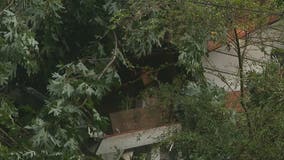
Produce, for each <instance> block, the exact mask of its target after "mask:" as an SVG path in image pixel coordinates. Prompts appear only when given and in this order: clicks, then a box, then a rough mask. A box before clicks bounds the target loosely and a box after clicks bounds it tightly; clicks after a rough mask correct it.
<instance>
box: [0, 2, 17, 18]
mask: <svg viewBox="0 0 284 160" xmlns="http://www.w3.org/2000/svg"><path fill="white" fill-rule="evenodd" d="M13 4H14V0H12V1H11V2H10V3H9V4H8V5H7V6H6V7H5V8H4V9H3V10H2V11H1V12H0V16H1V15H2V14H3V13H4V12H5V10H7V9H9V8H10V7H11V6H12V5H13Z"/></svg>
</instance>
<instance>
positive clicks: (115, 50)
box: [98, 32, 118, 79]
mask: <svg viewBox="0 0 284 160" xmlns="http://www.w3.org/2000/svg"><path fill="white" fill-rule="evenodd" d="M113 36H114V40H115V47H114V50H113V56H112V59H111V61H110V62H109V63H108V64H107V65H106V67H105V68H104V69H103V71H102V72H101V74H100V75H99V77H98V79H101V78H102V76H103V75H104V74H105V72H106V71H107V70H108V69H109V67H110V66H111V65H112V64H113V62H114V61H115V59H116V58H117V55H118V40H117V36H116V33H115V32H113Z"/></svg>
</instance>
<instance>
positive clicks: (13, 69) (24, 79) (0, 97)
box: [0, 0, 282, 160]
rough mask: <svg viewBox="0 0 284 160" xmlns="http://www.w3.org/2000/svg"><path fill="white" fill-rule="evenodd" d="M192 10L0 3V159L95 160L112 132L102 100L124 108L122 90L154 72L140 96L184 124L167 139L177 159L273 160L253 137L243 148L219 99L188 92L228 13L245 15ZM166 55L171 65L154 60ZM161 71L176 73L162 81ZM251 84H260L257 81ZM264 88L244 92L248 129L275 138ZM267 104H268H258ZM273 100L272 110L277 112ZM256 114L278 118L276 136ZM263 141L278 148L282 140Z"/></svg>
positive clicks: (153, 2) (92, 2)
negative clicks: (148, 96) (179, 153)
mask: <svg viewBox="0 0 284 160" xmlns="http://www.w3.org/2000/svg"><path fill="white" fill-rule="evenodd" d="M196 2H201V1H196ZM196 2H191V1H174V0H148V1H136V0H127V1H114V0H80V1H79V0H1V1H0V57H1V58H0V104H1V106H0V107H1V108H0V159H7V160H9V159H11V160H14V159H24V160H26V159H39V160H41V159H47V160H49V159H51V160H53V159H56V160H57V159H68V160H69V159H97V157H96V156H95V155H94V153H92V151H91V150H88V148H87V147H86V146H89V144H91V145H92V143H94V145H95V143H96V142H97V141H98V140H99V139H100V138H102V136H103V134H104V133H105V132H106V131H107V130H108V128H109V121H108V119H107V117H105V116H102V115H101V113H99V110H104V109H105V108H103V107H104V106H102V105H103V104H104V103H103V100H104V101H111V102H114V103H116V102H117V104H119V103H122V102H124V101H125V97H127V96H128V94H129V93H133V92H131V91H129V90H127V88H128V87H129V84H134V83H135V82H137V81H139V80H141V78H140V76H141V72H142V71H143V70H147V69H149V70H153V77H154V83H152V84H151V85H150V86H154V87H152V88H150V89H148V90H147V91H149V94H153V95H155V96H156V97H158V98H159V101H160V103H161V104H162V105H164V106H169V107H168V108H169V110H170V111H171V116H172V117H176V118H177V120H179V121H180V122H182V124H183V127H184V128H183V132H182V133H181V134H180V135H178V136H177V137H175V139H174V140H175V141H176V144H177V147H176V148H175V149H176V151H178V150H181V151H183V153H184V154H183V155H184V156H185V157H186V159H238V158H240V157H241V156H242V155H244V157H249V158H251V157H257V156H258V155H259V156H261V155H262V154H261V153H264V152H260V153H258V152H253V150H254V148H257V147H261V146H266V147H267V149H268V150H267V152H269V154H267V155H262V156H264V157H265V156H266V157H265V158H266V159H271V157H272V159H277V158H278V157H275V156H277V154H276V153H278V151H279V148H275V147H274V148H273V147H272V144H271V143H258V141H257V140H263V141H264V142H266V140H267V139H264V138H263V137H261V136H259V135H258V136H256V140H255V141H248V139H247V132H246V130H247V128H246V127H244V125H243V123H244V119H243V115H242V114H236V113H235V112H232V111H229V110H226V109H225V108H224V102H223V96H224V93H223V92H222V91H221V90H219V89H216V88H215V87H213V88H212V87H208V86H202V87H198V86H196V85H195V84H194V83H190V84H189V85H185V84H187V83H188V82H189V79H190V80H195V81H196V82H202V81H203V79H202V72H203V68H202V64H201V60H202V56H204V55H205V54H206V52H207V41H208V40H210V39H212V40H218V41H220V42H223V41H224V37H225V35H226V32H227V30H226V27H227V26H228V22H231V20H232V19H231V18H232V16H233V13H234V14H236V15H238V14H240V15H243V14H246V13H243V12H236V11H235V9H232V8H230V10H228V9H220V8H219V7H216V6H207V5H205V6H204V5H200V3H199V4H198V3H196ZM214 2H216V3H218V4H220V5H228V7H230V6H234V5H236V6H238V7H250V8H254V7H255V8H257V9H263V10H264V11H265V12H264V13H263V14H260V13H258V14H254V15H253V16H252V17H254V18H255V17H261V16H267V14H265V13H266V12H267V10H268V9H271V8H272V7H273V6H274V5H275V4H276V3H274V2H276V1H273V0H270V1H269V3H268V4H267V6H261V5H260V3H256V2H253V1H246V3H245V5H244V3H243V2H244V1H240V0H234V1H230V2H228V1H223V0H215V1H214ZM277 3H281V2H280V1H277ZM276 9H281V7H280V6H279V7H278V8H277V7H276ZM277 11H278V10H277ZM231 13H232V14H231ZM256 15H257V16H256ZM262 18H263V17H262ZM230 25H231V24H230ZM232 25H233V26H234V25H236V24H232ZM212 32H214V33H216V35H214V36H212V35H211V34H210V33H212ZM169 48H174V49H169ZM157 50H158V51H159V53H158V54H155V52H156V51H157ZM166 52H167V53H166ZM168 52H174V53H168ZM168 55H170V56H169V57H170V58H168V59H172V60H170V61H169V60H168V59H167V60H165V61H162V60H161V59H163V58H165V57H166V56H168ZM155 56H156V57H155ZM161 57H162V58H161ZM155 59H159V60H161V61H159V63H155V62H153V61H155ZM151 60H152V61H151ZM172 66H173V67H172ZM167 69H169V70H171V69H173V70H174V71H175V73H174V74H172V77H170V78H168V79H167V78H165V77H166V76H169V75H170V74H167V71H169V70H167ZM159 71H164V76H163V75H161V74H160V72H159ZM155 74H156V75H155ZM165 75H166V76H165ZM264 75H265V74H264ZM128 76H131V78H129V77H128ZM275 76H277V75H275ZM173 77H174V78H173ZM253 77H254V78H255V79H257V80H259V81H264V79H262V78H263V77H261V76H259V75H255V76H253V75H252V78H253ZM251 80H252V79H251ZM257 80H256V82H257ZM268 80H269V81H271V85H274V86H272V87H271V88H265V86H262V87H263V88H264V89H265V92H263V91H262V89H261V88H258V86H259V84H257V83H256V84H254V83H251V81H249V82H250V83H249V84H248V86H251V88H256V89H252V90H250V91H251V92H250V93H251V95H250V96H251V98H250V99H249V100H248V105H251V106H252V107H251V108H252V112H251V114H252V116H253V120H257V121H256V122H257V123H256V124H255V125H253V127H255V128H256V129H259V128H258V126H259V125H263V126H265V127H264V129H265V130H263V132H261V133H263V134H265V135H267V136H270V137H273V135H280V133H282V130H281V129H282V128H281V123H280V121H279V120H282V119H281V114H280V113H278V112H277V114H276V112H275V111H274V110H273V112H270V111H269V110H270V109H269V108H268V107H267V106H269V105H275V106H278V107H276V108H277V110H281V107H280V106H281V105H280V104H281V103H282V101H279V100H281V92H280V91H281V90H277V89H281V87H282V86H281V85H280V84H282V83H277V82H278V80H279V79H273V78H271V79H268ZM163 82H169V83H166V84H164V83H163ZM170 83H171V84H170ZM141 84H142V83H141ZM260 86H261V85H260ZM125 88H126V89H125ZM145 88H146V87H145V86H144V85H142V86H141V87H140V88H139V89H137V88H135V89H137V90H135V91H134V92H135V94H136V95H141V94H139V93H140V92H141V90H142V89H145ZM266 89H267V91H266ZM121 92H124V93H121ZM145 92H146V91H145ZM254 92H255V93H257V94H255V93H254ZM270 92H271V93H273V94H271V93H270ZM274 92H275V93H274ZM110 94H116V95H118V97H119V98H118V100H117V99H115V100H114V99H107V97H111V96H109V95H110ZM125 95H127V96H125ZM258 95H259V96H258ZM268 95H269V96H270V97H271V98H269V99H267V101H264V100H266V99H264V98H265V97H266V96H268ZM105 99H107V100H105ZM277 100H278V101H279V104H274V103H275V102H277ZM272 102H273V103H272ZM256 106H258V107H256ZM258 108H267V110H268V111H269V112H263V114H266V113H271V114H272V113H273V114H276V115H277V116H276V117H275V119H274V118H271V117H270V118H269V117H267V120H269V121H273V122H274V121H275V123H273V125H274V124H275V125H276V124H277V125H280V126H278V128H275V129H274V130H273V129H271V128H274V127H275V126H270V125H268V124H265V125H264V124H262V122H263V123H264V121H265V120H264V119H261V118H263V117H266V116H264V115H263V116H261V117H257V114H255V113H257V109H258ZM274 112H275V113H274ZM258 118H259V119H258ZM173 119H174V118H173ZM281 122H282V121H281ZM237 123H240V124H239V125H240V130H238V129H237V128H238V127H236V126H237ZM278 129H279V130H280V131H281V132H280V131H279V130H278ZM269 131H273V132H269ZM240 132H241V133H243V134H239V133H240ZM256 133H257V132H256ZM256 133H255V134H256ZM256 135H257V134H256ZM269 140H272V141H274V142H276V141H277V142H278V146H280V147H281V146H282V144H281V137H280V136H278V137H275V138H274V139H273V138H272V139H269ZM238 142H241V143H238ZM252 142H253V143H252ZM244 146H245V147H244ZM247 146H249V147H247ZM243 147H244V148H245V149H243ZM86 148H87V149H86ZM236 148H237V150H235V149H236ZM244 150H245V151H244ZM250 156H251V157H250ZM278 156H279V157H281V155H278ZM243 159H245V158H243ZM259 159H261V158H259Z"/></svg>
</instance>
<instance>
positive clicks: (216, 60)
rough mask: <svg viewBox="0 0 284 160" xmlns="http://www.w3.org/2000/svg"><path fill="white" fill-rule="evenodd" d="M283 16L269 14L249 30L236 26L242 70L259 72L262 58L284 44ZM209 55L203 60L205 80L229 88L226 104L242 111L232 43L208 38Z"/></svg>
mask: <svg viewBox="0 0 284 160" xmlns="http://www.w3.org/2000/svg"><path fill="white" fill-rule="evenodd" d="M283 23H284V22H283V20H279V17H278V16H270V17H269V18H268V23H267V24H268V25H267V26H264V27H263V28H261V29H252V30H251V31H249V32H245V31H242V30H238V38H239V40H240V46H241V47H242V48H241V52H242V53H244V64H243V66H244V68H243V69H244V73H246V72H249V71H256V72H261V71H262V68H263V65H264V64H265V62H267V61H269V60H271V53H272V51H273V50H274V49H277V48H284V45H283V37H284V31H283ZM208 50H209V53H208V56H207V57H204V58H203V60H202V63H203V67H204V69H205V73H204V75H205V77H206V79H207V80H208V82H210V83H212V84H215V85H217V86H219V87H222V88H224V89H225V91H227V92H228V97H229V100H228V104H227V105H228V107H233V108H235V107H236V109H237V110H238V111H241V110H242V109H241V108H239V105H238V104H237V103H236V101H237V100H238V97H239V95H240V77H239V60H238V55H237V52H236V50H235V48H234V47H230V46H226V45H223V46H221V45H219V44H216V43H215V44H214V43H213V42H210V43H209V45H208Z"/></svg>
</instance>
